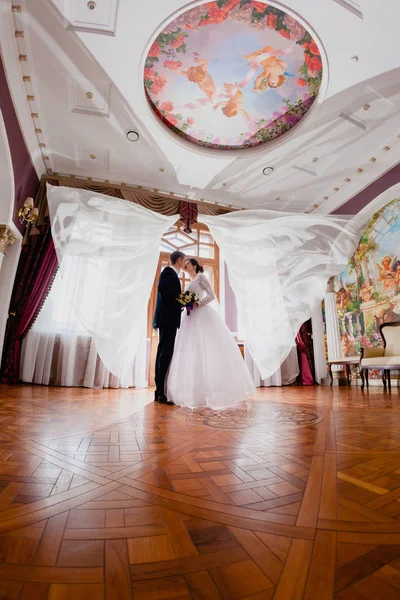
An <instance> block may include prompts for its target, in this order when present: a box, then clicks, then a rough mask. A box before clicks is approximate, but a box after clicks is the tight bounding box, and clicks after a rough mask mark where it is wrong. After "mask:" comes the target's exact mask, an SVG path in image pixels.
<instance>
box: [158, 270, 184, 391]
mask: <svg viewBox="0 0 400 600" xmlns="http://www.w3.org/2000/svg"><path fill="white" fill-rule="evenodd" d="M180 293H181V284H180V281H179V277H178V275H177V274H176V272H175V271H174V269H172V268H171V267H165V269H164V270H163V272H162V273H161V275H160V279H159V281H158V294H157V304H156V310H155V313H154V320H153V327H154V329H158V331H159V342H158V349H157V358H156V376H155V381H156V396H158V397H162V396H164V395H165V390H164V382H165V377H166V375H167V372H168V367H169V365H170V363H171V359H172V355H173V353H174V344H175V337H176V332H177V329H179V327H180V324H181V309H182V307H181V305H180V304H179V302H178V301H177V298H178V296H179V294H180Z"/></svg>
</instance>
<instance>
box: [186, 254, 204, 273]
mask: <svg viewBox="0 0 400 600" xmlns="http://www.w3.org/2000/svg"><path fill="white" fill-rule="evenodd" d="M188 261H189V262H190V264H192V265H193V266H194V267H196V273H204V269H203V267H202V266H201V264H200V263H199V261H198V260H196V259H195V258H188Z"/></svg>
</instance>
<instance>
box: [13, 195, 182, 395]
mask: <svg viewBox="0 0 400 600" xmlns="http://www.w3.org/2000/svg"><path fill="white" fill-rule="evenodd" d="M47 199H48V205H49V212H50V219H51V228H52V235H53V241H54V246H55V249H56V252H57V257H58V262H59V265H60V270H59V273H60V277H61V280H62V284H63V289H64V291H62V290H61V288H60V291H59V293H60V294H62V293H64V294H65V303H64V305H62V307H60V303H57V305H56V303H54V307H55V308H54V310H55V312H56V313H57V317H56V319H55V321H57V322H58V323H60V322H62V323H63V324H64V326H65V327H64V333H65V329H69V327H67V326H66V323H72V322H73V323H74V330H73V331H72V332H71V340H72V341H71V343H69V342H68V344H66V346H65V348H66V352H67V355H68V350H67V349H68V348H69V347H70V346H71V344H74V343H75V342H74V340H75V339H77V338H76V337H75V336H78V339H79V336H80V335H81V334H82V333H83V331H84V332H86V333H85V335H86V336H88V337H89V338H91V340H93V347H91V348H90V351H91V352H92V353H94V352H96V353H98V354H99V356H100V358H101V361H102V362H103V364H104V366H105V368H106V369H107V370H108V371H110V373H112V374H113V375H114V376H115V377H116V378H118V379H119V380H120V384H121V385H122V386H123V387H126V386H128V385H130V384H131V383H132V372H133V368H134V367H133V365H134V362H135V357H136V355H138V356H139V355H140V356H141V360H142V359H143V348H142V351H141V352H139V353H138V349H139V345H140V343H141V340H143V331H144V327H145V326H146V323H147V304H148V300H149V296H150V292H151V287H152V284H153V280H154V276H155V273H156V268H157V264H158V258H159V247H160V241H161V237H162V235H163V234H164V233H165V232H166V231H167V230H168V229H169V227H171V226H172V225H173V224H174V223H175V222H176V221H177V219H178V215H173V216H165V215H161V214H159V213H155V212H153V211H150V210H147V209H146V208H143V207H142V206H139V205H137V204H133V203H132V202H128V201H126V200H119V199H116V198H110V197H109V196H105V195H103V194H98V193H95V192H91V191H89V190H82V189H76V188H66V187H61V186H60V187H55V186H54V187H53V186H51V185H49V184H48V185H47ZM54 297H55V294H54ZM49 304H50V303H49ZM49 310H50V309H49ZM60 311H67V312H68V316H66V317H65V318H64V317H62V315H60V314H59V313H60ZM52 319H53V317H52ZM60 320H61V321H60ZM46 321H47V322H46ZM53 322H54V319H53ZM78 323H79V324H80V325H79V326H80V327H81V331H78V330H76V328H77V327H78V328H79V326H78ZM47 327H48V320H47V319H46V315H45V313H44V312H43V319H42V321H38V324H37V328H36V329H33V330H32V333H34V332H35V331H36V332H39V331H40V329H41V331H42V332H43V330H44V329H46V328H47ZM69 331H71V330H70V329H69ZM64 339H65V340H67V339H68V338H67V337H65V336H64ZM37 340H38V338H37V337H36V343H39V342H38V341H37ZM42 340H43V338H42ZM31 341H32V344H33V340H31ZM26 346H28V340H27V343H26ZM27 350H28V348H27V347H26V348H25V352H26V351H27ZM71 362H73V360H72V359H71V361H68V360H66V366H65V369H66V371H67V372H70V371H71V369H72V367H71ZM67 379H68V378H67Z"/></svg>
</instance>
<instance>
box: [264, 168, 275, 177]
mask: <svg viewBox="0 0 400 600" xmlns="http://www.w3.org/2000/svg"><path fill="white" fill-rule="evenodd" d="M273 172H274V168H273V167H265V169H263V175H272V173H273Z"/></svg>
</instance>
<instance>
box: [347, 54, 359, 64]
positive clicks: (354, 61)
mask: <svg viewBox="0 0 400 600" xmlns="http://www.w3.org/2000/svg"><path fill="white" fill-rule="evenodd" d="M349 60H350V62H351V64H352V65H356V64H357V63H358V56H357V55H354V56H352V57H351V58H350V59H349Z"/></svg>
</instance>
